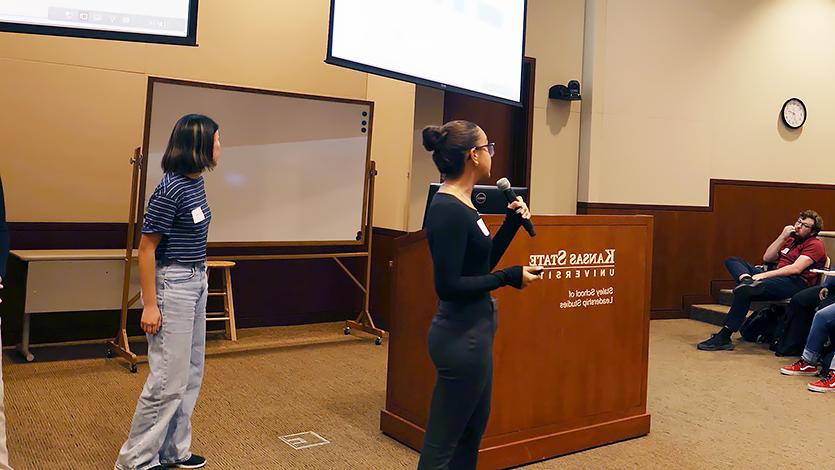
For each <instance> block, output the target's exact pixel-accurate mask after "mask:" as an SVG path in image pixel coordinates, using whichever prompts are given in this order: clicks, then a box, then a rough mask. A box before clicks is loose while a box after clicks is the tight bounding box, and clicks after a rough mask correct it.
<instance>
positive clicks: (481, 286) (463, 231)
mask: <svg viewBox="0 0 835 470" xmlns="http://www.w3.org/2000/svg"><path fill="white" fill-rule="evenodd" d="M432 210H433V216H432V217H431V219H430V220H429V221H427V227H426V229H427V231H428V232H429V234H430V246H431V251H432V263H433V265H434V268H435V291H436V292H437V293H438V297H440V298H441V299H442V300H446V299H456V298H466V297H471V296H473V295H474V294H477V293H480V292H487V291H491V290H493V289H496V288H499V287H502V286H506V285H512V286H514V287H517V288H518V287H521V284H522V268H521V267H519V266H513V267H510V268H505V269H502V270H499V271H495V272H492V273H488V274H483V275H479V276H463V275H462V274H461V271H462V268H463V264H464V252H465V250H466V248H467V232H468V231H469V229H470V227H469V224H470V223H471V221H470V219H469V217H467V214H466V213H462V212H461V211H459V210H458V208H457V207H455V206H437V207H434V208H433V209H432Z"/></svg>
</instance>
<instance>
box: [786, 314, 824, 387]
mask: <svg viewBox="0 0 835 470" xmlns="http://www.w3.org/2000/svg"><path fill="white" fill-rule="evenodd" d="M833 333H835V305H830V306H828V307H825V308H822V309H820V310H818V313H816V314H815V319H814V320H813V321H812V329H811V330H809V337H808V338H807V339H806V348H805V349H804V350H803V356H801V357H800V359H799V360H798V361H797V362H795V363H794V364H792V365H790V366H785V367H783V368H781V369H780V373H781V374H783V375H815V374H817V373H818V369H819V367H818V364H819V363H820V360H821V355H822V353H823V347H824V345H825V344H826V340H828V339H830V338H831V337H832V336H835V335H833ZM833 362H835V360H833ZM826 366H827V369H826V371H825V372H824V373H822V374H821V378H820V380H818V381H815V382H811V383H809V385H808V389H809V390H811V391H813V392H835V370H833V369H835V364H830V363H827V364H826Z"/></svg>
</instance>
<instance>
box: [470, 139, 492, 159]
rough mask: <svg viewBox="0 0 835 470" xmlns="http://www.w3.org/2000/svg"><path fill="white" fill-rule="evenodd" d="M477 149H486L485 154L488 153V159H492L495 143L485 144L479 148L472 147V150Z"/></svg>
mask: <svg viewBox="0 0 835 470" xmlns="http://www.w3.org/2000/svg"><path fill="white" fill-rule="evenodd" d="M478 149H487V153H489V154H490V157H491V158H492V157H493V155H495V154H496V143H495V142H490V143H487V144H484V145H479V146H476V147H473V150H478Z"/></svg>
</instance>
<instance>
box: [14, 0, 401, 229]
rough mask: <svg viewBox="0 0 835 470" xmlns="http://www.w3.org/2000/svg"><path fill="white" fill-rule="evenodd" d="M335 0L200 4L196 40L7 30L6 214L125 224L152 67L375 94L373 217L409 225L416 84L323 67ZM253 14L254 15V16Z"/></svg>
mask: <svg viewBox="0 0 835 470" xmlns="http://www.w3.org/2000/svg"><path fill="white" fill-rule="evenodd" d="M328 8H329V1H328V0H308V1H305V2H295V1H291V0H281V1H275V0H251V1H249V2H247V5H246V8H241V6H240V5H239V4H238V3H237V2H228V1H223V0H203V1H201V2H200V13H199V18H200V24H199V27H198V42H199V45H200V47H176V46H167V45H152V44H138V43H127V42H117V41H97V40H90V39H77V38H58V37H48V36H34V35H23V34H9V33H0V103H2V108H3V112H2V113H0V174H2V175H3V182H4V189H5V190H6V200H7V206H8V207H7V211H8V218H9V220H10V221H27V222H40V221H50V222H61V221H64V222H124V221H126V220H127V211H128V198H129V190H130V171H131V170H130V166H129V165H128V163H127V162H128V159H129V157H130V156H131V154H132V151H133V148H134V147H137V146H139V145H140V144H141V138H142V127H143V120H144V102H145V91H146V78H147V76H149V75H153V76H164V77H173V78H182V79H190V80H198V81H208V82H216V83H226V84H234V85H240V86H248V87H257V88H267V89H275V90H283V91H294V92H302V93H310V94H317V95H327V96H337V97H346V98H359V99H369V100H374V101H376V111H377V115H376V119H375V129H374V134H373V139H374V141H373V144H372V156H373V158H375V159H376V160H377V162H378V167H379V168H380V174H379V177H378V180H377V187H378V188H379V189H380V191H382V192H383V193H384V194H385V195H386V196H387V197H378V198H377V200H376V209H375V214H376V216H375V219H376V222H377V224H378V225H381V226H384V227H391V228H398V229H402V228H404V227H405V218H406V216H405V211H406V209H405V207H406V205H407V203H406V195H407V184H406V182H407V173H408V166H409V161H410V157H411V148H410V146H409V145H408V144H407V145H398V144H397V142H407V143H408V142H409V141H410V140H411V129H412V124H411V119H412V117H413V94H414V92H413V89H414V87H413V86H411V85H408V84H404V83H399V82H393V81H390V80H385V79H380V78H377V77H374V78H373V79H372V80H369V77H368V75H367V74H364V73H359V72H355V71H351V70H347V69H344V68H340V67H334V66H330V65H327V64H325V63H324V62H323V60H324V57H325V53H326V45H327V28H328ZM253 12H258V14H253Z"/></svg>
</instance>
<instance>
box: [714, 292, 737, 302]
mask: <svg viewBox="0 0 835 470" xmlns="http://www.w3.org/2000/svg"><path fill="white" fill-rule="evenodd" d="M733 301H734V291H733V289H720V290H719V295H718V296H716V302H717V303H718V304H719V305H727V306H730V305H731V303H733Z"/></svg>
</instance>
